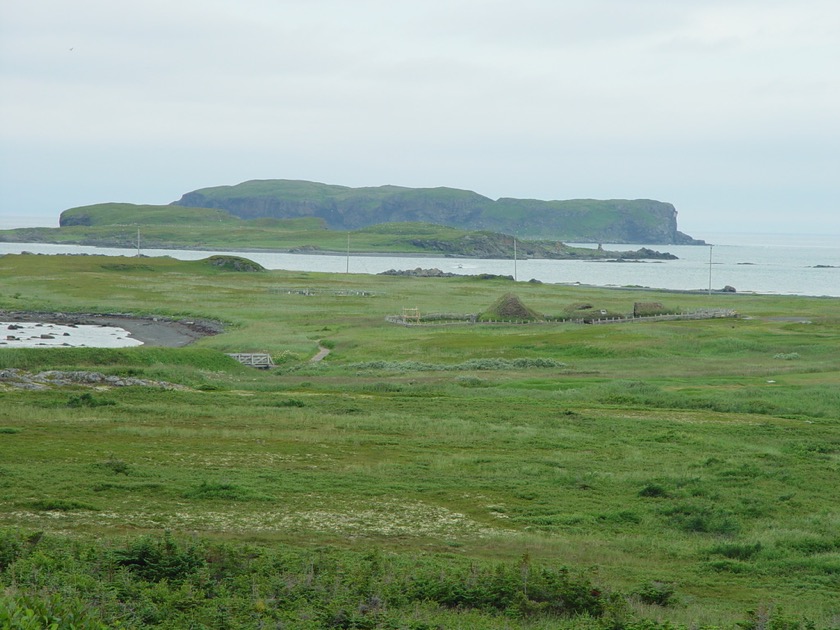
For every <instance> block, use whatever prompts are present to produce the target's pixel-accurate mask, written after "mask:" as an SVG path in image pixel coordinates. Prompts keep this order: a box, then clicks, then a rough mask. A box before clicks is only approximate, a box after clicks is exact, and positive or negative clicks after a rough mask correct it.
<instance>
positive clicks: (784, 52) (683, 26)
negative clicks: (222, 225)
mask: <svg viewBox="0 0 840 630" xmlns="http://www.w3.org/2000/svg"><path fill="white" fill-rule="evenodd" d="M0 120H2V123H1V124H2V128H1V129H0V133H2V136H1V138H2V141H1V142H0V227H16V226H23V225H48V226H54V225H57V224H58V216H59V214H60V213H61V211H62V210H65V209H66V208H69V207H74V206H79V205H85V204H91V203H100V202H106V201H123V202H131V203H152V204H158V203H169V202H171V201H174V200H176V199H178V198H179V197H180V196H181V195H182V194H183V193H185V192H188V191H190V190H194V189H196V188H201V187H205V186H218V185H225V184H236V183H239V182H242V181H245V180H249V179H271V178H280V179H306V180H313V181H320V182H325V183H330V184H341V185H346V186H378V185H383V184H395V185H402V186H412V187H434V186H451V187H456V188H466V189H470V190H474V191H476V192H478V193H480V194H482V195H486V196H488V197H491V198H493V199H496V198H498V197H526V198H537V199H574V198H597V199H611V198H629V199H637V198H649V199H658V200H661V201H668V202H671V203H673V204H674V205H675V206H676V208H677V210H678V212H679V227H680V229H681V230H682V231H684V232H687V233H689V234H691V235H692V236H695V237H697V238H703V237H704V233H706V232H724V231H758V232H780V233H784V232H790V233H819V234H826V233H832V234H838V235H840V201H838V200H839V199H840V2H837V0H796V1H793V0H719V1H718V0H633V1H632V2H631V1H628V0H516V1H513V0H423V1H420V0H414V1H408V0H404V1H398V0H353V1H350V0H236V1H234V0H200V1H199V0H178V1H177V2H173V1H172V0H143V1H142V2H131V3H129V2H115V1H114V0H73V1H72V2H69V1H68V0H2V2H0Z"/></svg>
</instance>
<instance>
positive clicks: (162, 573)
mask: <svg viewBox="0 0 840 630" xmlns="http://www.w3.org/2000/svg"><path fill="white" fill-rule="evenodd" d="M112 559H113V561H114V562H115V564H117V565H118V566H121V567H126V568H127V569H129V570H130V571H132V572H134V573H136V574H138V575H139V576H140V577H142V578H143V579H144V580H149V581H151V582H159V581H160V580H164V579H166V580H170V581H178V580H183V579H185V578H186V577H188V576H189V575H191V574H192V573H194V572H195V571H196V570H198V568H199V567H201V566H202V565H204V564H205V561H204V559H203V557H202V555H201V550H200V549H199V547H198V546H197V545H194V544H189V543H184V542H178V541H176V540H175V539H174V538H172V535H171V534H170V533H169V532H166V533H165V534H164V536H163V538H153V537H151V536H145V537H143V538H139V539H137V540H135V541H134V542H132V543H131V545H130V546H129V547H128V548H126V549H118V550H116V551H114V552H113V554H112Z"/></svg>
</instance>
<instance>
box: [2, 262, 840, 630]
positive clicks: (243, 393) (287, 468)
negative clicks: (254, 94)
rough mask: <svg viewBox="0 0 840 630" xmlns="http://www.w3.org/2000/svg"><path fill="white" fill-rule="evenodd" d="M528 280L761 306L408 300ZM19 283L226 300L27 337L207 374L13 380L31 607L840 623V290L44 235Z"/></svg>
mask: <svg viewBox="0 0 840 630" xmlns="http://www.w3.org/2000/svg"><path fill="white" fill-rule="evenodd" d="M508 293H515V295H516V296H517V297H518V299H520V300H521V302H522V303H523V304H524V305H527V306H528V307H529V308H531V309H533V310H534V311H537V312H539V313H543V314H547V315H562V314H563V313H567V312H571V311H579V310H581V308H583V307H590V308H592V309H595V310H599V311H600V310H605V311H607V312H609V313H628V312H631V311H632V310H633V304H634V302H660V303H662V304H663V306H664V307H666V308H668V309H673V310H679V309H686V310H691V309H696V308H707V307H715V308H726V309H734V310H736V311H738V312H739V313H740V314H741V316H742V317H740V318H738V319H716V320H704V321H666V322H649V323H640V322H636V323H624V324H616V325H598V326H596V325H575V324H533V325H523V326H502V325H492V324H481V323H478V324H473V325H469V324H461V325H453V326H441V327H435V326H416V327H404V326H396V325H391V324H386V323H385V316H386V315H389V314H394V313H399V312H400V311H401V310H402V309H403V308H404V307H412V308H418V309H420V310H421V311H422V312H423V313H435V312H453V311H457V312H461V313H481V312H482V311H484V310H485V309H487V308H488V307H490V306H491V305H492V304H493V303H494V301H496V300H497V298H500V297H502V296H504V295H505V294H508ZM0 308H2V309H6V310H32V311H59V310H60V311H64V312H68V311H71V312H72V311H79V312H91V311H96V312H121V313H127V312H130V313H135V314H138V315H141V314H142V315H150V314H151V315H166V316H173V317H181V316H183V317H203V318H211V319H217V320H220V321H223V322H225V323H226V332H225V333H224V334H221V335H218V336H213V337H207V338H205V339H202V340H201V341H200V342H198V343H197V344H195V345H193V346H191V347H189V348H182V349H166V348H143V347H140V348H136V349H120V350H102V349H94V348H79V349H30V350H21V349H18V350H9V349H6V350H3V349H0V370H4V369H9V368H16V369H19V370H26V371H29V372H38V371H43V370H49V369H61V370H96V371H100V372H105V373H108V374H115V375H123V376H137V377H141V378H148V379H154V380H164V381H168V382H172V383H178V384H181V385H184V386H186V388H184V389H179V390H162V389H158V388H152V387H126V388H112V389H105V388H99V389H93V388H90V387H83V386H73V387H55V388H50V389H38V390H22V389H18V388H13V387H11V386H8V385H7V386H5V387H4V386H3V383H4V381H3V380H0V387H4V389H2V390H0V489H2V494H0V527H2V528H3V529H2V532H3V533H2V534H0V581H2V584H3V587H4V589H5V590H4V594H3V595H2V600H0V601H2V605H0V627H2V625H3V623H9V624H12V623H16V624H18V625H20V626H21V627H27V626H25V625H24V624H25V623H32V624H33V625H31V626H29V627H42V626H41V625H37V624H39V623H40V624H42V625H45V623H46V622H45V621H44V620H50V619H55V618H59V617H61V618H62V619H64V620H65V621H66V620H68V619H74V620H76V621H77V622H78V623H77V625H76V627H98V626H97V624H100V625H102V626H103V627H113V626H115V625H117V624H122V625H123V626H125V627H148V626H155V625H158V626H161V627H185V626H189V625H193V626H195V627H202V626H205V627H242V626H246V627H248V626H251V627H267V626H272V625H273V626H276V625H278V624H280V625H281V627H295V628H298V627H302V628H306V627H312V628H318V627H371V628H376V627H383V628H384V627H389V628H390V627H398V628H436V627H442V628H452V627H463V628H477V627H488V628H496V627H498V628H516V627H527V628H549V627H552V628H554V627H570V628H571V627H584V628H608V627H609V628H620V627H625V628H634V627H638V628H656V627H662V628H664V627H679V626H686V627H735V626H736V624H741V625H740V627H745V628H759V627H764V628H770V627H774V628H797V627H801V628H806V627H818V628H832V627H834V628H836V627H840V606H838V603H837V598H836V594H837V592H838V588H840V535H838V531H840V512H838V505H840V489H838V484H837V483H836V479H837V476H838V472H839V471H840V433H838V427H839V426H840V387H838V383H840V365H838V363H837V356H838V350H839V349H840V317H838V300H837V299H825V298H821V299H818V298H797V297H773V296H744V295H738V294H726V295H713V296H708V295H691V294H682V293H664V292H662V293H658V292H654V291H635V290H606V289H596V288H586V287H565V286H562V287H561V286H552V285H540V284H531V283H514V282H510V281H505V280H500V279H494V280H478V279H471V278H463V277H461V278H432V279H429V278H399V277H390V276H388V277H385V276H361V275H328V274H318V273H302V272H294V273H292V272H281V271H278V272H262V273H242V272H233V271H227V270H225V268H224V267H217V266H214V265H212V264H209V263H207V262H203V261H198V262H179V261H174V260H171V259H114V258H104V257H82V256H60V257H59V256H53V257H47V256H25V255H21V256H5V257H3V258H0ZM319 346H321V347H327V348H329V349H330V350H331V354H330V355H329V356H328V357H327V358H326V359H325V360H324V361H322V362H319V363H310V362H309V359H310V358H311V357H312V356H314V355H315V354H316V352H317V350H318V348H319ZM0 348H2V347H1V346H0ZM248 351H251V352H269V353H271V354H272V356H273V357H274V360H275V362H277V364H278V367H277V368H275V369H274V370H271V371H269V372H257V371H253V370H249V369H248V368H245V367H243V366H240V365H239V364H237V363H236V362H235V361H233V360H232V359H230V358H229V357H227V356H226V355H225V354H224V353H226V352H248ZM2 615H6V617H3V616H2ZM9 620H12V621H9ZM27 620H28V621H27ZM81 624H87V626H85V625H81ZM226 624H227V626H226ZM282 624H285V625H282ZM668 624H670V625H668ZM12 627H15V626H14V625H13V626H12ZM59 627H61V626H59ZM68 627H69V626H68Z"/></svg>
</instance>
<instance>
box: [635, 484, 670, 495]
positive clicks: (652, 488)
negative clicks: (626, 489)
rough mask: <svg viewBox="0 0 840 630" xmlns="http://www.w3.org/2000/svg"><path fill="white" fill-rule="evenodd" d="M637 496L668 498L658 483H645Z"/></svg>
mask: <svg viewBox="0 0 840 630" xmlns="http://www.w3.org/2000/svg"><path fill="white" fill-rule="evenodd" d="M639 496H640V497H651V498H656V499H664V498H667V497H668V491H667V490H666V489H665V488H664V487H663V486H660V485H659V484H658V483H647V484H645V485H644V487H643V488H642V489H641V490H639Z"/></svg>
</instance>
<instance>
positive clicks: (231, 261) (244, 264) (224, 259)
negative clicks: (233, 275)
mask: <svg viewBox="0 0 840 630" xmlns="http://www.w3.org/2000/svg"><path fill="white" fill-rule="evenodd" d="M205 261H206V262H208V263H210V264H211V265H213V266H214V267H218V268H220V269H224V270H225V271H265V267H263V266H262V265H261V264H259V263H255V262H254V261H253V260H248V259H247V258H240V257H239V256H210V258H205Z"/></svg>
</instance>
